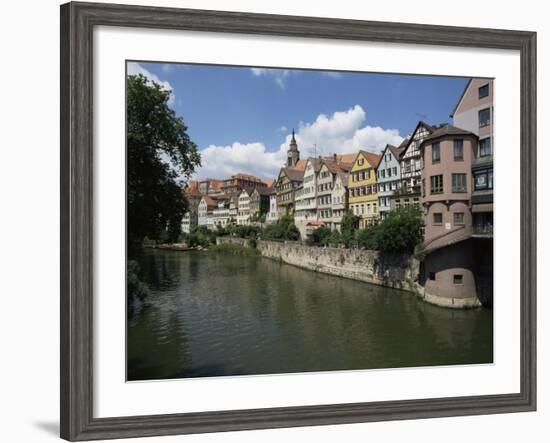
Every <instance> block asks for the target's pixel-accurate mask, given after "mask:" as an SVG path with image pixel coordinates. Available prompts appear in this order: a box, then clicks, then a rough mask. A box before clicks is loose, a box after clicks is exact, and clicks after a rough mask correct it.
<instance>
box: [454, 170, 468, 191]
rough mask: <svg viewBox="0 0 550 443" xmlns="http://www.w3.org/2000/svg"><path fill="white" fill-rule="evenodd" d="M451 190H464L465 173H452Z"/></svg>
mask: <svg viewBox="0 0 550 443" xmlns="http://www.w3.org/2000/svg"><path fill="white" fill-rule="evenodd" d="M452 182H453V192H466V174H453V175H452Z"/></svg>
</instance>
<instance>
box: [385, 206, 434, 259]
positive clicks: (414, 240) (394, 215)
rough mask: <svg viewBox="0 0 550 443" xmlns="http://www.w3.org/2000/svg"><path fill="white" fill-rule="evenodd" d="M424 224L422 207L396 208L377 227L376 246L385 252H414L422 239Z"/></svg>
mask: <svg viewBox="0 0 550 443" xmlns="http://www.w3.org/2000/svg"><path fill="white" fill-rule="evenodd" d="M423 226H424V222H423V218H422V211H421V210H420V208H417V207H414V206H409V207H407V208H400V209H394V210H392V211H390V212H389V213H388V215H387V217H386V218H385V219H384V220H383V221H382V222H381V223H380V224H379V225H378V226H377V227H376V230H375V232H376V237H375V239H376V246H377V249H378V250H380V251H384V252H409V253H410V252H413V251H414V248H415V246H416V245H417V244H419V243H420V242H421V241H422V238H423V234H422V227H423Z"/></svg>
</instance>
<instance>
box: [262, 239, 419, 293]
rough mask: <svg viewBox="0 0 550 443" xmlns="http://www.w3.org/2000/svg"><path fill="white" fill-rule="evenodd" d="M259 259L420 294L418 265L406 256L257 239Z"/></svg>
mask: <svg viewBox="0 0 550 443" xmlns="http://www.w3.org/2000/svg"><path fill="white" fill-rule="evenodd" d="M257 248H258V249H259V250H260V251H261V253H262V256H264V257H268V258H273V259H276V260H281V261H282V262H284V263H288V264H291V265H294V266H299V267H300V268H304V269H309V270H310V271H316V272H322V273H324V274H331V275H337V276H339V277H345V278H351V279H353V280H360V281H364V282H367V283H372V284H375V285H380V286H387V287H390V288H397V289H403V290H406V291H411V292H414V293H419V290H420V288H421V287H420V286H419V285H418V284H417V280H418V278H417V276H418V271H419V262H418V261H417V260H416V259H414V258H413V257H412V256H410V255H408V254H383V253H380V252H377V251H365V250H357V249H340V248H318V247H311V246H304V245H302V244H300V243H293V242H284V243H283V242H273V241H266V240H260V241H258V244H257Z"/></svg>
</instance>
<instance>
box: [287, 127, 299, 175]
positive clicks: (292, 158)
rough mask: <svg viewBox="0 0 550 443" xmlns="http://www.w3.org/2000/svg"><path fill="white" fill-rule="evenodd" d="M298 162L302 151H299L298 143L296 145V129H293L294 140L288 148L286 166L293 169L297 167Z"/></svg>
mask: <svg viewBox="0 0 550 443" xmlns="http://www.w3.org/2000/svg"><path fill="white" fill-rule="evenodd" d="M298 160H300V151H298V143H296V137H295V133H294V129H292V138H291V139H290V144H289V146H288V151H287V160H286V165H287V166H288V167H291V168H292V167H294V166H296V163H298Z"/></svg>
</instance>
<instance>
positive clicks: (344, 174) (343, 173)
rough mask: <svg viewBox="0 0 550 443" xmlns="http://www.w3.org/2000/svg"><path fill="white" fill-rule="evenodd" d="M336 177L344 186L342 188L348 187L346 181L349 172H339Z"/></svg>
mask: <svg viewBox="0 0 550 443" xmlns="http://www.w3.org/2000/svg"><path fill="white" fill-rule="evenodd" d="M336 176H337V177H340V181H341V182H342V184H343V185H344V187H346V188H347V187H348V179H349V172H345V171H340V172H338V173H337V174H336Z"/></svg>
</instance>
